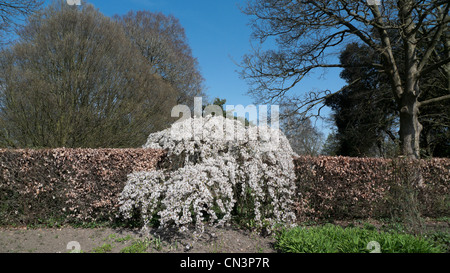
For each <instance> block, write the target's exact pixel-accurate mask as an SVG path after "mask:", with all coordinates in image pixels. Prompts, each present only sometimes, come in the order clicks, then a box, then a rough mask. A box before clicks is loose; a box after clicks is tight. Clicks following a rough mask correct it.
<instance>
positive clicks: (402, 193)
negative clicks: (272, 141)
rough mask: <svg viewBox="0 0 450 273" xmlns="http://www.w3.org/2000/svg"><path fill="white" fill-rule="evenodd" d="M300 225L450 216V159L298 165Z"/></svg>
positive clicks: (324, 159) (330, 160)
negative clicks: (415, 214)
mask: <svg viewBox="0 0 450 273" xmlns="http://www.w3.org/2000/svg"><path fill="white" fill-rule="evenodd" d="M295 166H296V174H297V190H298V192H299V195H300V200H299V202H298V203H297V205H298V207H297V215H298V219H299V220H318V219H336V220H348V219H358V218H359V219H367V218H384V217H392V216H394V217H395V216H396V215H401V214H402V211H400V210H408V209H411V208H410V207H408V206H417V210H418V211H419V213H420V215H421V216H424V217H434V218H436V217H445V216H446V217H448V216H450V196H449V190H450V159H442V158H434V159H423V160H407V159H401V158H399V159H381V158H351V157H329V156H319V157H310V156H301V157H298V158H296V159H295Z"/></svg>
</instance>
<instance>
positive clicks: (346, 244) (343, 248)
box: [275, 225, 445, 253]
mask: <svg viewBox="0 0 450 273" xmlns="http://www.w3.org/2000/svg"><path fill="white" fill-rule="evenodd" d="M369 242H376V243H378V244H379V246H380V249H379V250H380V252H382V253H438V252H445V251H444V249H443V248H442V247H441V246H438V245H436V244H435V243H434V242H432V241H429V240H427V239H426V238H423V237H415V236H413V235H409V234H400V233H394V232H393V233H387V232H378V231H376V230H375V229H370V230H368V229H362V228H342V227H340V226H335V225H324V226H321V227H310V228H303V227H296V228H292V229H283V230H282V231H281V232H280V233H278V234H277V236H276V245H275V246H276V248H277V249H278V250H279V251H281V252H292V253H368V252H371V251H372V248H370V247H368V244H369Z"/></svg>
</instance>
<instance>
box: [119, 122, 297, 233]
mask: <svg viewBox="0 0 450 273" xmlns="http://www.w3.org/2000/svg"><path fill="white" fill-rule="evenodd" d="M144 148H156V149H165V150H167V158H166V160H165V163H164V164H163V167H162V168H160V169H158V170H155V171H151V172H135V173H132V174H130V175H129V176H128V181H127V184H126V186H125V188H124V190H123V192H122V193H121V196H120V204H121V206H120V212H121V214H122V215H123V216H124V217H125V218H130V217H132V215H133V212H134V211H136V210H137V211H138V212H139V213H140V215H141V217H142V219H143V221H144V227H147V226H148V225H149V223H150V221H151V220H152V219H153V218H154V217H157V218H158V219H159V223H160V227H168V226H170V225H175V226H177V227H179V228H180V231H186V230H187V227H188V226H189V225H190V224H194V223H195V227H196V228H195V232H196V233H202V232H203V231H204V227H205V223H207V222H209V224H211V225H224V224H228V223H229V222H230V220H231V218H232V217H238V218H239V219H244V220H247V221H251V222H252V223H254V225H256V226H259V227H262V226H266V225H268V226H271V225H273V224H276V223H284V224H292V223H293V222H294V221H295V214H294V212H293V202H294V198H295V183H294V180H295V174H294V164H293V161H292V156H293V155H294V153H293V151H292V149H291V147H290V145H289V142H288V140H287V139H286V137H285V136H284V135H283V133H282V132H281V131H279V130H275V129H272V128H270V127H256V126H252V127H245V126H244V125H243V124H242V123H241V122H239V121H236V120H232V119H226V118H223V117H220V116H207V117H205V118H201V117H198V118H190V119H186V120H184V121H182V122H178V123H175V124H174V125H173V126H172V128H170V129H166V130H164V131H161V132H157V133H154V134H151V135H150V136H149V138H148V141H147V143H146V144H145V145H144Z"/></svg>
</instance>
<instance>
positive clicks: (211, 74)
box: [47, 0, 344, 136]
mask: <svg viewBox="0 0 450 273" xmlns="http://www.w3.org/2000/svg"><path fill="white" fill-rule="evenodd" d="M47 2H50V1H49V0H48V1H47ZM89 3H91V4H93V5H94V6H95V7H97V8H98V9H99V10H100V12H102V13H103V14H105V15H107V16H112V15H114V14H125V13H127V12H128V11H130V10H135V11H136V10H150V11H152V12H162V13H164V14H166V15H168V14H172V15H174V16H175V17H177V18H178V19H179V20H180V23H181V25H182V26H183V27H184V29H185V31H186V35H187V38H188V42H189V45H190V47H191V49H192V53H193V55H194V57H196V58H197V59H198V62H199V65H200V71H201V73H202V75H203V77H204V78H205V86H206V88H207V90H206V92H207V94H208V96H209V98H210V99H211V100H212V99H214V98H215V97H219V98H222V99H223V98H225V99H226V100H227V104H228V105H238V104H242V105H244V106H246V105H249V104H253V103H254V101H253V99H252V98H251V97H249V96H247V95H246V92H247V90H248V85H247V83H246V82H245V81H244V80H242V79H240V78H239V75H238V73H237V71H238V70H239V67H238V66H237V65H236V64H235V63H240V62H241V60H242V57H243V55H245V54H246V53H250V52H251V48H250V35H251V28H250V27H249V26H248V23H249V17H248V16H247V15H245V14H243V13H242V12H241V11H240V10H239V6H242V5H244V4H245V1H244V0H212V1H211V0H209V1H208V0H127V1H126V0H89ZM318 76H319V74H315V75H312V76H310V77H309V78H307V79H305V80H303V81H302V82H301V85H299V86H298V87H296V88H295V89H294V90H293V91H294V92H297V93H303V92H307V91H309V90H311V89H312V88H317V89H324V88H325V89H330V90H338V89H340V88H341V87H342V86H343V85H344V81H343V80H342V79H340V78H339V70H336V69H335V70H329V71H328V72H327V74H326V76H325V77H324V78H320V79H319V78H318ZM324 112H325V113H328V112H329V111H327V110H325V111H324ZM317 125H318V126H319V129H320V130H323V131H324V133H325V136H326V135H327V134H328V132H329V129H328V128H326V125H324V124H322V123H321V122H318V123H317Z"/></svg>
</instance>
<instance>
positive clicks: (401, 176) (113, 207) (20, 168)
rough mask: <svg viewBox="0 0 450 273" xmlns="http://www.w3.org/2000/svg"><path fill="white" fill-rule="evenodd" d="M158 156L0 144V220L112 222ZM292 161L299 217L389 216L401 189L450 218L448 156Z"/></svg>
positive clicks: (424, 208)
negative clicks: (131, 183)
mask: <svg viewBox="0 0 450 273" xmlns="http://www.w3.org/2000/svg"><path fill="white" fill-rule="evenodd" d="M164 156H165V152H164V151H161V150H152V149H65V148H61V149H42V150H31V149H27V150H9V149H0V225H27V224H38V223H50V222H52V221H55V222H58V223H61V224H63V223H94V222H103V221H106V222H111V221H113V220H114V219H116V218H115V216H116V215H117V212H118V198H119V195H120V193H121V191H122V189H123V188H124V186H125V184H126V181H127V175H128V174H131V173H132V172H135V171H144V170H146V171H148V170H153V169H155V168H156V167H157V166H158V164H159V163H160V162H162V159H163V158H164ZM294 162H295V166H296V174H297V190H298V196H299V200H298V202H297V203H296V204H297V218H298V220H299V221H307V220H320V219H335V220H350V219H367V218H379V217H390V216H392V215H393V213H395V212H396V210H397V212H398V210H402V209H404V208H402V206H401V205H399V204H401V203H402V202H404V201H403V199H402V198H403V197H404V196H409V195H408V194H410V195H411V194H412V195H411V196H413V197H414V198H415V199H414V200H416V201H417V205H418V208H419V210H420V214H421V215H422V216H428V217H444V216H446V217H449V216H450V204H449V202H450V198H449V190H450V159H439V158H435V159H429V160H420V161H408V160H404V159H400V160H399V159H395V160H390V159H380V158H348V157H327V156H320V157H310V156H301V157H298V158H295V159H294ZM418 174H419V176H418ZM408 202H409V201H408ZM407 205H408V206H409V203H407Z"/></svg>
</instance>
